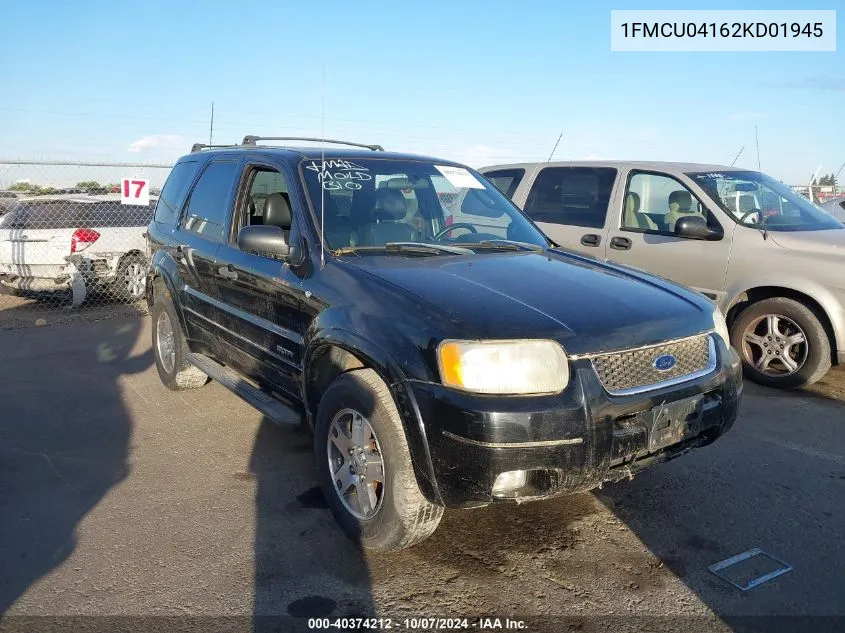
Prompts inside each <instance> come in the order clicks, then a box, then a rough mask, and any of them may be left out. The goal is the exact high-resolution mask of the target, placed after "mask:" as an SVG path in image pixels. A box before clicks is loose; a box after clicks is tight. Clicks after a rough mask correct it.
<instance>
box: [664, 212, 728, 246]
mask: <svg viewBox="0 0 845 633" xmlns="http://www.w3.org/2000/svg"><path fill="white" fill-rule="evenodd" d="M675 235H677V236H678V237H683V238H685V239H688V240H707V241H709V242H716V241H718V240H720V239H722V238H723V237H725V232H724V231H723V230H722V229H721V228H716V227H711V226H709V225H708V224H707V220H705V219H704V218H703V217H701V216H700V215H690V216H686V217H683V218H680V219H679V220H678V221H677V222H675Z"/></svg>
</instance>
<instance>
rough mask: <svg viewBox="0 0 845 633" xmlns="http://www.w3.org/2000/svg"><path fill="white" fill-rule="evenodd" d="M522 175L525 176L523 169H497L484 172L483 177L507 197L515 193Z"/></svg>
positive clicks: (511, 196)
mask: <svg viewBox="0 0 845 633" xmlns="http://www.w3.org/2000/svg"><path fill="white" fill-rule="evenodd" d="M523 176H525V170H524V169H497V170H496V171H488V172H487V173H486V174H484V177H485V178H487V180H489V181H490V182H492V183H493V186H494V187H496V189H498V190H499V191H501V192H502V193H503V194H505V195H506V196H507V197H508V198H513V194H515V193H516V189H517V187H519V183H521V182H522V178H523Z"/></svg>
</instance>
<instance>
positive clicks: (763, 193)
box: [687, 171, 845, 231]
mask: <svg viewBox="0 0 845 633" xmlns="http://www.w3.org/2000/svg"><path fill="white" fill-rule="evenodd" d="M687 175H688V176H689V177H690V178H692V179H693V180H694V181H695V182H696V183H697V184H698V186H700V187H701V188H702V189H704V191H706V192H707V194H708V195H709V196H710V197H711V198H712V199H713V200H714V201H715V202H716V203H718V204H719V206H720V207H722V209H723V210H724V211H726V212H727V213H728V214H730V216H731V217H732V218H734V219H735V220H736V221H737V222H739V223H740V224H745V225H747V226H759V227H761V228H762V227H763V226H765V228H766V230H767V231H820V230H823V229H841V228H845V225H843V224H842V223H841V222H840V221H839V220H837V219H836V218H834V217H833V216H832V215H830V214H829V213H827V212H825V211H824V210H823V209H821V208H820V207H818V206H816V205H815V204H813V203H812V202H810V201H809V200H807V198H805V197H804V196H802V195H800V194H798V193H796V192H795V191H793V190H792V189H791V188H790V187H787V186H786V185H784V184H783V183H781V182H778V181H777V180H775V179H774V178H771V177H770V176H767V175H766V174H762V173H760V172H756V171H726V172H722V173H717V172H707V173H691V174H687Z"/></svg>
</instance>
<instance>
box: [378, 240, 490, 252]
mask: <svg viewBox="0 0 845 633" xmlns="http://www.w3.org/2000/svg"><path fill="white" fill-rule="evenodd" d="M384 248H385V250H386V251H387V252H388V253H390V252H410V251H417V252H420V253H436V254H442V253H449V254H450V255H475V253H473V252H472V250H470V249H468V248H462V247H460V246H447V245H446V244H429V243H427V242H388V243H387V244H385V245H384Z"/></svg>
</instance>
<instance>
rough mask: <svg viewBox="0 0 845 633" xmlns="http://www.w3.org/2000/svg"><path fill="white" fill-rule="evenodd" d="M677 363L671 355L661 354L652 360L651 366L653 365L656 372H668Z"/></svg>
mask: <svg viewBox="0 0 845 633" xmlns="http://www.w3.org/2000/svg"><path fill="white" fill-rule="evenodd" d="M677 362H678V359H677V358H675V357H674V356H672V354H662V355H660V356H658V357H657V358H655V359H654V362H653V363H652V365H654V368H655V369H656V370H657V371H669V370H670V369H672V368H673V367H674V366H675V363H677Z"/></svg>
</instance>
